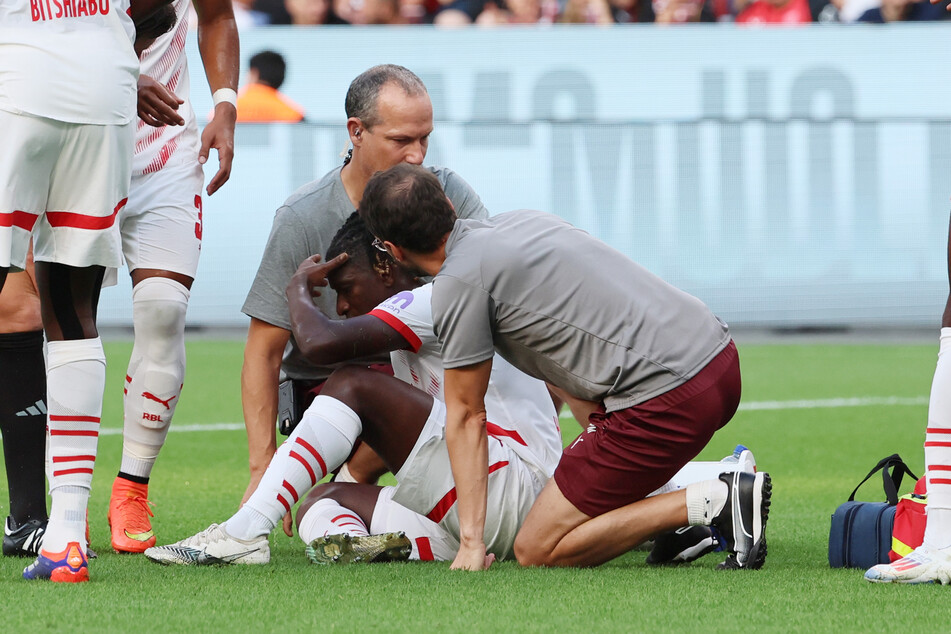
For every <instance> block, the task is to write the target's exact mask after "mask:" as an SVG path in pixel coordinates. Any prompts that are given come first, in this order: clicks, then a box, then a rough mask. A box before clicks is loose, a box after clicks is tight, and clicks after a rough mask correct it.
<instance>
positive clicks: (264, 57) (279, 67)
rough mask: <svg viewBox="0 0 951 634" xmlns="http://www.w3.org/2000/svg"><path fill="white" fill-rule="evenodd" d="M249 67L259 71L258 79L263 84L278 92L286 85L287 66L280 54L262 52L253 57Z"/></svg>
mask: <svg viewBox="0 0 951 634" xmlns="http://www.w3.org/2000/svg"><path fill="white" fill-rule="evenodd" d="M248 65H249V66H250V67H251V68H253V69H254V70H256V71H258V79H259V80H260V82H261V83H262V84H267V85H268V86H270V87H271V88H273V89H274V90H277V89H278V88H280V87H281V84H283V83H284V74H285V73H286V72H287V64H286V63H285V62H284V57H283V56H282V55H281V54H280V53H275V52H274V51H261V52H260V53H257V54H255V55H253V56H252V57H251V61H250V62H249V63H248Z"/></svg>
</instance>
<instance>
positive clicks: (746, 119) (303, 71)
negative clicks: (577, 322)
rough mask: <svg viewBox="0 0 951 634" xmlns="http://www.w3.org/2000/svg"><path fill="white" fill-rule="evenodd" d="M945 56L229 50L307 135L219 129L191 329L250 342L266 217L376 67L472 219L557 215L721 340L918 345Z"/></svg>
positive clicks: (946, 186) (910, 40)
mask: <svg viewBox="0 0 951 634" xmlns="http://www.w3.org/2000/svg"><path fill="white" fill-rule="evenodd" d="M947 36H948V31H947V29H946V26H945V25H943V24H916V25H889V26H887V27H874V26H816V27H807V28H793V29H752V28H741V27H733V26H730V25H716V26H709V27H703V26H684V27H679V28H676V29H663V28H658V27H651V26H638V25H632V26H625V27H614V28H607V29H605V28H599V27H559V26H557V25H556V26H552V27H548V28H537V27H536V28H531V29H523V28H506V29H462V30H442V29H432V28H429V27H412V28H395V27H387V28H373V27H365V28H361V29H353V28H349V27H329V28H326V27H325V28H320V29H318V30H310V29H294V28H266V29H253V30H250V31H247V32H245V33H243V34H242V51H245V52H248V54H250V53H251V52H254V51H258V50H261V49H264V48H270V49H273V50H275V51H278V52H280V53H281V54H283V55H284V56H285V57H286V58H287V60H288V66H289V68H290V69H291V73H290V75H289V77H288V78H287V81H286V83H285V85H284V86H283V87H282V88H283V91H284V92H285V93H286V94H287V95H289V96H290V97H291V98H292V99H294V100H295V101H297V102H298V103H300V104H301V105H302V106H303V107H304V108H305V109H306V111H307V113H308V122H309V123H306V124H298V125H293V126H288V125H248V126H239V130H238V132H237V136H236V144H237V150H236V160H235V165H234V173H233V175H232V180H231V182H230V183H228V185H227V186H226V187H225V188H223V189H222V190H221V191H220V192H219V193H217V194H216V195H215V196H213V197H206V198H205V201H204V224H205V231H204V245H203V254H202V262H201V267H200V271H199V275H198V280H197V281H196V283H195V287H194V291H193V298H192V302H191V306H190V308H189V315H188V320H189V324H190V325H193V326H195V325H205V326H217V325H231V326H235V325H244V324H246V323H247V321H246V318H245V317H244V316H243V315H242V314H241V313H240V306H241V304H242V302H243V300H244V297H245V294H246V292H247V288H248V286H249V284H250V281H251V279H252V277H253V275H254V272H255V270H256V268H257V265H258V261H259V258H260V254H261V250H262V249H263V246H264V243H265V240H266V237H267V234H268V231H269V229H270V225H271V220H272V218H273V214H274V211H275V209H276V208H277V207H278V206H279V205H280V204H281V203H282V201H283V200H284V199H285V198H286V197H287V196H288V195H290V194H291V193H292V192H293V191H294V190H295V189H296V188H297V187H299V186H300V185H302V184H304V183H305V182H308V181H309V180H312V179H313V178H315V177H318V176H320V175H322V174H324V173H325V172H326V171H327V170H329V169H331V168H332V167H333V166H335V165H337V164H339V162H340V160H341V153H342V152H343V151H344V150H345V149H346V147H347V146H346V136H345V130H344V126H343V123H344V120H345V118H344V114H343V99H344V94H345V92H346V89H347V86H348V85H349V82H350V81H351V80H352V78H353V77H355V76H356V75H357V74H358V73H360V72H361V71H363V70H365V69H366V68H368V67H370V66H372V65H374V64H378V63H382V62H394V63H399V64H403V65H405V66H407V67H409V68H411V69H413V70H414V71H416V72H417V73H418V74H419V75H420V76H421V77H422V78H423V80H424V81H425V82H426V84H427V86H428V87H429V89H430V93H431V95H432V99H433V103H434V108H435V116H436V130H435V132H434V134H433V137H432V141H431V145H430V152H429V157H428V159H427V163H429V164H438V165H446V166H449V167H452V168H453V169H454V170H456V171H457V172H459V173H460V174H461V175H463V176H464V177H465V178H466V179H467V180H468V181H469V182H470V183H471V184H472V185H473V187H474V188H475V189H476V191H478V192H479V194H480V195H481V196H482V198H483V200H484V201H485V203H486V205H487V206H488V208H489V210H490V211H491V212H493V213H495V212H501V211H508V210H510V209H516V208H521V207H531V208H538V209H543V210H546V211H550V212H553V213H556V214H559V215H561V216H563V217H564V218H566V219H568V220H569V221H571V222H573V223H575V224H577V225H579V226H581V227H583V228H585V229H586V230H588V231H590V232H591V233H593V234H595V235H597V236H598V237H600V238H602V239H604V240H606V241H607V242H609V243H610V244H612V245H613V246H615V247H616V248H618V249H620V250H621V251H623V252H625V253H627V254H628V255H630V256H631V257H632V258H634V259H635V260H637V261H639V262H641V263H642V264H644V265H645V266H646V267H648V268H649V269H651V270H653V271H655V272H656V273H658V274H660V275H661V276H663V277H664V278H666V279H668V280H670V281H671V282H672V283H674V284H676V285H678V286H680V287H682V288H684V289H686V290H688V291H690V292H692V293H694V294H696V295H698V296H699V297H701V298H703V299H704V300H705V301H706V302H708V303H709V304H710V305H711V306H712V307H713V309H714V310H715V311H716V312H717V313H718V314H720V315H721V316H722V317H723V318H724V319H726V320H727V321H728V322H730V323H733V324H745V325H760V326H803V325H806V326H827V325H896V326H933V325H936V324H937V321H936V319H937V318H936V316H937V315H940V313H941V307H942V306H943V302H944V299H945V297H946V294H947V292H948V291H947V282H946V272H945V271H946V265H945V259H946V254H945V243H946V239H947V227H948V214H949V208H951V204H949V195H951V119H949V117H948V114H947V113H948V104H951V85H949V82H946V81H940V80H938V75H940V72H937V73H936V69H939V68H940V65H937V66H935V65H934V64H928V63H923V61H924V60H931V59H933V58H934V55H935V51H941V50H943V46H944V45H945V44H946V42H947ZM189 53H190V56H191V58H192V60H197V59H198V55H197V50H196V49H195V43H194V42H193V41H192V42H189ZM242 63H243V66H246V64H247V60H246V59H245V60H243V62H242ZM199 67H200V65H199V64H192V71H193V72H196V73H200V68H199ZM204 85H205V84H204V80H203V79H200V78H199V77H197V76H196V77H193V86H196V87H203V86H204ZM195 92H196V95H195V96H194V104H195V111H196V112H199V113H203V112H208V111H209V109H210V107H211V103H210V97H209V96H208V95H206V94H205V91H204V90H198V89H196V91H195ZM211 164H212V165H213V164H214V154H213V155H212V158H211ZM124 278H125V279H123V283H122V284H121V285H120V287H119V288H118V289H107V290H106V291H104V292H103V296H102V308H101V311H100V321H101V322H102V323H104V324H107V325H121V324H127V323H130V319H131V317H130V315H129V314H128V307H129V306H131V302H129V301H128V297H127V295H128V293H129V288H128V286H129V284H128V281H127V276H124Z"/></svg>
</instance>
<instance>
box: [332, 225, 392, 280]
mask: <svg viewBox="0 0 951 634" xmlns="http://www.w3.org/2000/svg"><path fill="white" fill-rule="evenodd" d="M341 253H346V254H348V255H349V256H350V260H349V261H350V262H352V261H354V260H355V259H356V260H360V256H361V254H362V256H363V257H365V258H366V260H365V261H366V263H367V264H369V266H370V268H373V269H377V268H386V266H387V265H389V264H393V265H395V264H396V261H395V260H393V258H392V257H391V256H390V254H389V253H384V252H383V251H380V250H379V249H377V248H376V247H375V246H373V234H372V233H370V230H369V229H367V226H366V224H365V223H364V222H363V219H362V218H361V217H360V214H359V213H357V212H356V211H355V212H353V213H352V214H350V217H349V218H347V221H346V222H344V223H343V226H342V227H340V229H339V230H338V231H337V233H336V234H335V235H334V237H333V240H331V241H330V246H329V247H327V253H326V255H325V256H324V257H325V259H326V260H327V261H330V260H332V259H334V258H335V257H337V256H338V255H340V254H341Z"/></svg>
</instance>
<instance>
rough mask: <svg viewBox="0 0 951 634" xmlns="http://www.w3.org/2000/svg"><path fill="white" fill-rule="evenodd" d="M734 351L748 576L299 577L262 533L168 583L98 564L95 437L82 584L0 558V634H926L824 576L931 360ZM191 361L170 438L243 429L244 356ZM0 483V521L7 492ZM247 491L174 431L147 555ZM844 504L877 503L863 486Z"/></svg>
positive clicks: (115, 357) (916, 445) (108, 442)
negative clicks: (752, 520) (749, 464)
mask: <svg viewBox="0 0 951 634" xmlns="http://www.w3.org/2000/svg"><path fill="white" fill-rule="evenodd" d="M739 347H740V357H741V363H742V366H743V380H744V395H743V405H742V406H741V407H742V409H741V411H740V412H739V413H738V414H737V416H736V417H735V418H734V420H733V422H731V423H730V424H729V425H727V426H726V427H725V428H724V429H722V430H721V431H720V432H719V433H718V434H717V435H716V437H715V438H714V439H713V441H712V442H711V444H710V446H709V447H708V448H707V449H706V450H705V451H704V452H703V454H701V456H700V457H701V458H703V459H708V460H717V459H719V458H721V457H722V456H724V455H726V454H727V453H729V452H730V451H731V450H732V448H733V446H734V445H735V444H736V443H744V444H747V445H748V446H750V447H751V448H752V449H753V450H754V451H755V454H756V457H757V461H758V463H759V465H760V468H761V469H763V470H767V471H769V472H770V473H771V474H772V477H773V483H774V488H773V505H772V512H771V515H770V521H769V528H768V531H767V534H768V537H769V557H768V559H767V562H766V566H765V567H764V568H763V569H762V570H760V571H717V570H715V569H714V566H715V565H716V563H717V562H718V561H719V560H720V559H721V558H722V555H717V554H715V555H709V556H707V557H705V558H704V559H703V560H701V561H699V562H696V563H694V564H692V565H690V566H684V567H680V568H668V569H661V570H656V569H651V568H648V567H646V566H645V565H644V563H643V560H644V555H645V553H643V552H636V551H635V552H632V553H629V554H627V555H624V556H622V557H620V558H618V559H617V560H615V561H613V562H610V563H608V564H607V565H604V566H602V567H600V568H595V569H588V570H545V569H521V568H519V567H518V566H517V564H515V563H514V562H502V563H500V564H496V565H495V566H493V567H492V569H491V570H489V571H488V572H485V573H454V572H450V570H449V567H448V564H446V563H436V564H419V563H415V564H413V563H409V564H383V565H373V566H359V565H356V566H343V567H338V568H324V567H317V566H313V565H310V564H309V563H308V562H307V561H306V559H305V558H304V556H303V545H302V544H301V543H300V542H299V541H298V540H297V539H296V538H295V539H293V540H292V539H288V538H287V537H285V536H284V535H283V533H281V532H280V530H279V529H278V531H276V532H275V533H274V534H273V535H272V536H271V548H272V563H271V564H270V565H269V566H263V567H232V568H201V569H195V568H188V569H183V568H166V567H162V566H158V565H155V564H152V563H150V562H148V561H146V560H145V559H144V558H142V557H138V556H128V555H123V556H120V555H116V554H114V553H112V552H111V551H110V548H109V537H108V530H107V527H106V507H107V504H108V497H109V487H110V485H111V482H112V479H113V477H114V475H115V472H116V471H117V469H118V464H119V454H120V436H119V435H117V434H115V433H114V432H113V433H112V434H109V433H108V432H105V433H104V434H103V436H102V437H101V439H100V443H99V458H98V461H97V468H96V476H95V480H94V483H93V492H92V499H91V501H90V521H91V525H92V545H93V548H95V549H97V550H98V551H99V553H100V557H99V559H97V560H95V561H93V562H92V565H91V566H90V574H91V577H92V581H91V582H90V583H88V584H80V585H77V586H71V585H58V584H48V583H42V582H32V583H28V582H25V581H23V580H22V579H20V578H19V576H20V571H21V570H22V567H23V566H24V565H25V564H26V563H28V562H27V561H26V560H20V559H11V558H0V597H2V607H0V626H2V630H3V631H5V632H14V631H28V630H30V631H33V630H39V631H45V630H50V631H83V630H95V631H108V632H140V631H141V632H151V631H174V632H179V631H181V632H185V631H189V632H192V631H237V632H263V631H295V632H296V631H320V632H331V631H334V632H366V631H386V632H390V631H393V632H429V631H432V632H440V631H453V632H455V631H465V632H476V631H478V632H482V631H567V632H577V631H591V632H596V631H597V632H600V631H617V632H627V631H647V632H655V631H658V632H664V631H676V632H682V631H697V632H699V631H707V632H734V631H747V632H753V631H784V632H785V631H807V632H816V631H820V632H825V631H878V630H882V631H883V630H895V629H901V630H903V631H910V632H921V631H942V630H943V629H944V627H947V623H948V617H949V609H948V608H946V607H942V606H945V605H946V604H947V601H948V599H947V597H944V596H943V594H942V593H946V592H948V590H947V589H944V588H941V587H940V586H938V587H932V586H927V587H895V586H878V585H872V584H868V583H866V582H864V581H863V580H862V572H861V571H858V570H830V569H829V567H828V563H827V559H826V549H827V541H828V530H829V517H830V515H831V513H832V511H833V510H834V509H835V507H836V506H837V505H838V504H839V503H841V502H843V501H844V500H845V499H846V497H847V496H848V494H849V493H850V491H851V490H852V487H853V486H854V485H855V484H857V483H858V480H859V479H861V477H862V476H864V475H865V473H866V471H867V470H868V469H870V468H871V467H872V466H873V465H874V464H875V462H876V461H877V460H878V459H880V458H882V457H884V456H886V455H888V454H890V453H893V452H899V453H900V454H901V455H902V456H903V457H904V458H905V459H906V461H907V462H908V463H909V465H910V466H911V468H912V470H914V471H915V472H916V473H919V475H921V473H920V472H921V470H922V465H923V454H922V442H923V440H924V426H925V418H926V410H927V407H926V402H927V398H926V397H927V394H928V391H929V389H930V384H931V375H932V372H933V370H934V362H935V355H936V352H937V342H935V345H901V346H899V345H880V346H876V345H744V344H743V342H742V340H741V341H740V346H739ZM130 348H131V345H130V344H128V343H123V342H112V343H107V345H106V351H107V355H108V358H109V364H110V365H109V375H108V384H107V391H106V404H105V409H104V416H103V428H104V429H105V430H117V429H118V428H119V427H120V419H121V405H120V397H121V394H122V377H123V373H124V370H125V362H126V360H127V359H128V355H129V352H130ZM188 350H189V366H188V377H187V379H186V383H185V391H184V393H183V395H182V402H181V405H180V407H179V408H178V411H177V413H176V419H175V423H174V425H173V429H174V428H175V427H178V428H185V427H187V426H191V425H199V424H215V423H240V421H241V420H242V418H241V405H240V398H239V382H238V376H239V372H240V367H241V355H242V344H241V343H240V342H234V341H191V342H189V345H188ZM892 397H894V401H887V400H885V399H888V398H892ZM835 399H859V400H856V401H842V400H835ZM861 399H867V400H861ZM868 399H871V400H868ZM874 399H878V400H874ZM563 427H564V432H565V436H566V440H570V438H569V437H570V436H572V435H573V434H574V433H576V432H577V431H578V426H577V424H576V423H574V422H573V421H564V425H563ZM2 473H3V472H2V471H0V474H2ZM0 479H2V480H3V482H2V483H0V487H2V488H0V491H3V493H2V494H0V515H3V516H5V515H6V514H7V506H6V501H7V500H6V481H5V475H4V476H3V478H0ZM246 484H247V449H246V442H245V436H244V432H243V431H242V430H231V431H221V430H218V431H178V432H176V431H173V432H172V433H171V434H170V435H169V439H168V443H167V445H166V447H165V449H164V451H163V453H162V456H161V457H160V458H159V461H158V463H157V465H156V468H155V471H154V472H153V477H152V486H151V497H152V500H153V502H154V503H155V507H154V511H155V518H154V520H153V521H154V528H155V532H156V534H157V535H158V537H159V542H160V543H169V542H172V541H175V540H178V539H181V538H183V537H185V536H187V535H191V534H193V533H195V532H197V531H198V530H201V529H204V528H205V527H207V525H208V524H210V523H211V522H214V521H221V520H224V519H225V518H227V517H228V516H229V515H230V514H231V513H232V512H233V511H234V509H235V508H236V506H237V504H238V502H239V500H240V498H241V495H242V493H243V491H244V488H245V485H246ZM910 486H911V485H910V484H907V485H905V487H904V489H906V490H908V489H909V488H910ZM859 497H860V498H862V499H866V500H875V501H879V500H880V499H881V498H882V497H883V494H882V492H881V485H880V481H878V482H876V481H874V480H873V481H872V482H871V483H869V484H868V485H866V487H865V488H864V489H863V491H862V492H861V493H860V495H859ZM936 594H942V596H936Z"/></svg>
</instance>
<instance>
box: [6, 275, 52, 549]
mask: <svg viewBox="0 0 951 634" xmlns="http://www.w3.org/2000/svg"><path fill="white" fill-rule="evenodd" d="M0 434H2V435H3V458H4V464H5V466H6V473H7V488H8V491H9V494H10V515H9V516H8V517H7V518H6V521H5V523H4V534H3V554H4V555H21V556H23V555H30V556H36V555H37V554H39V550H40V546H41V545H42V540H43V533H44V531H45V530H46V520H47V515H46V473H45V465H46V362H45V360H44V358H43V321H42V317H41V315H40V299H39V296H38V294H37V291H36V283H35V281H34V279H33V264H32V260H30V261H29V262H28V263H27V268H26V270H25V271H23V272H20V273H14V274H12V275H10V276H9V278H8V283H7V284H6V286H4V287H3V290H2V291H0Z"/></svg>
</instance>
